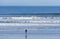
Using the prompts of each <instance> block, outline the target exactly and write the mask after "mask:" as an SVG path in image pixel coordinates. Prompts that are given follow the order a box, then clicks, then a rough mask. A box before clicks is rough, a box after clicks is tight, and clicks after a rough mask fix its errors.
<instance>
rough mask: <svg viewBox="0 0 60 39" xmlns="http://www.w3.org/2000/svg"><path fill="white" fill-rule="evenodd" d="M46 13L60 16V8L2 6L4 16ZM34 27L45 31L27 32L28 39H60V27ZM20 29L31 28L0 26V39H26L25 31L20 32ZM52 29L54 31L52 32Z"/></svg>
mask: <svg viewBox="0 0 60 39" xmlns="http://www.w3.org/2000/svg"><path fill="white" fill-rule="evenodd" d="M46 13H48V14H50V13H55V16H56V15H60V14H59V13H60V6H0V15H3V16H4V15H32V14H33V15H34V14H35V15H39V14H46ZM57 13H58V14H57ZM48 14H47V15H48ZM32 27H34V28H37V29H39V28H42V29H43V30H27V39H60V26H49V27H47V26H45V27H42V26H41V27H39V26H38V27H35V26H32ZM32 27H30V28H32ZM20 28H29V27H24V26H22V27H19V26H13V27H12V26H0V39H25V35H26V34H25V30H19V29H20ZM51 28H52V29H54V30H50V29H51ZM12 29H13V30H12ZM44 29H47V30H44ZM57 29H58V30H57Z"/></svg>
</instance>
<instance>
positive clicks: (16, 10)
mask: <svg viewBox="0 0 60 39" xmlns="http://www.w3.org/2000/svg"><path fill="white" fill-rule="evenodd" d="M21 13H22V14H29V13H60V6H0V14H21Z"/></svg>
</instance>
